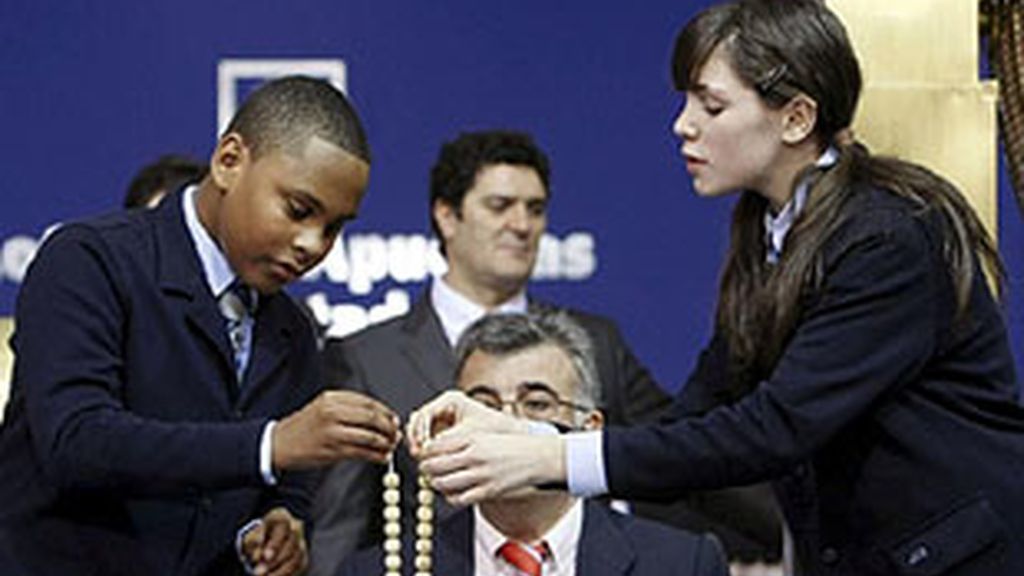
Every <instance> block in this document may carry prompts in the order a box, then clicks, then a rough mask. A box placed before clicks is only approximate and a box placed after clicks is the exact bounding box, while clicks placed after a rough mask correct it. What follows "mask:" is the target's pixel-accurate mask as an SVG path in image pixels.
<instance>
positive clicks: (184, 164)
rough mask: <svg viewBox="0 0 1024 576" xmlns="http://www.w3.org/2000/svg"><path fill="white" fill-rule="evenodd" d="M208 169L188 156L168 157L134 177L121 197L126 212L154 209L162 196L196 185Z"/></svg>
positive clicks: (150, 165)
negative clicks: (129, 210) (127, 209)
mask: <svg viewBox="0 0 1024 576" xmlns="http://www.w3.org/2000/svg"><path fill="white" fill-rule="evenodd" d="M207 170H208V167H207V165H206V164H203V163H202V162H198V161H196V160H193V159H192V158H189V157H188V156H181V155H178V154H167V155H165V156H161V157H160V158H157V159H156V160H155V161H154V162H152V163H150V164H146V165H145V166H143V167H142V168H140V169H139V171H138V172H136V173H135V176H134V177H132V181H131V183H129V184H128V191H127V192H126V193H125V196H124V202H123V204H124V207H125V208H156V206H157V205H158V204H160V201H161V200H163V198H164V196H167V195H168V194H175V193H176V192H178V191H179V190H181V189H182V188H184V187H185V186H188V185H190V184H196V183H198V182H199V181H200V180H202V179H203V177H204V176H206V172H207Z"/></svg>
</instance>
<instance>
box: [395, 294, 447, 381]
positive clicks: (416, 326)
mask: <svg viewBox="0 0 1024 576" xmlns="http://www.w3.org/2000/svg"><path fill="white" fill-rule="evenodd" d="M402 331H403V333H404V334H406V335H407V336H408V338H406V339H405V340H404V341H403V342H402V343H401V351H402V353H403V354H405V355H406V357H408V358H409V361H410V362H411V363H412V365H413V366H415V367H416V370H417V371H418V372H419V373H420V374H421V375H422V376H423V378H422V379H421V381H422V383H423V384H424V385H426V386H427V388H428V394H427V397H430V396H433V395H435V394H437V393H438V392H443V391H445V390H448V389H450V388H451V387H452V377H453V376H454V374H455V352H454V351H453V350H452V348H451V345H450V344H448V340H447V338H445V335H444V329H443V328H441V321H440V320H439V319H438V317H437V313H436V312H435V311H434V307H433V305H432V304H431V303H430V291H429V290H425V291H424V292H423V294H422V295H421V296H420V298H419V300H417V301H416V304H415V305H414V306H413V309H412V311H411V312H409V316H408V318H407V319H406V321H405V324H404V326H403V327H402Z"/></svg>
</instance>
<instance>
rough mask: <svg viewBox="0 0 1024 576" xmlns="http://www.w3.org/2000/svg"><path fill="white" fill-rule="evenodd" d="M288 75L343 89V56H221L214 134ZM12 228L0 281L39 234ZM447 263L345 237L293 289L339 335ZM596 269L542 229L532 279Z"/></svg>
mask: <svg viewBox="0 0 1024 576" xmlns="http://www.w3.org/2000/svg"><path fill="white" fill-rule="evenodd" d="M290 74H303V75H306V76H313V77H317V78H323V79H325V80H327V81H328V82H330V83H331V84H333V85H334V86H336V87H337V88H338V89H339V90H341V91H343V92H347V89H348V86H347V83H346V68H345V62H344V61H342V60H340V59H237V58H233V59H225V60H221V61H220V62H219V63H218V65H217V134H218V135H219V134H220V133H221V132H222V131H223V130H224V128H226V127H227V124H228V122H230V120H231V118H232V116H234V114H235V111H236V110H237V109H238V106H239V104H240V103H241V102H242V101H243V100H245V98H246V97H247V96H248V95H249V93H251V92H252V91H253V90H255V89H256V88H258V87H259V86H260V84H262V83H263V82H266V81H268V80H272V79H274V78H279V77H281V76H287V75H290ZM58 225H59V224H55V225H53V226H51V227H50V228H48V229H47V230H46V231H45V232H44V233H43V234H42V235H40V236H38V237H36V236H31V235H26V234H13V235H11V236H8V237H6V238H0V281H3V282H5V283H6V282H12V283H14V284H20V283H21V281H22V280H23V279H24V277H25V272H26V270H27V269H28V266H29V264H30V263H31V261H32V258H33V257H34V256H35V254H36V251H37V250H38V249H39V245H40V244H41V243H42V241H43V240H44V239H45V237H46V236H47V235H48V234H49V233H50V232H52V231H53V230H54V229H56V227H57V226H58ZM446 269H447V266H446V264H445V261H444V257H442V256H441V253H440V251H439V249H438V242H437V239H436V238H432V237H431V236H429V235H426V234H402V233H393V232H388V231H373V232H362V233H358V234H351V235H343V236H341V237H339V238H338V241H337V242H336V243H335V245H334V248H333V249H332V250H331V252H330V253H329V254H328V255H327V257H326V258H325V259H324V261H323V262H322V263H320V265H319V266H317V267H316V268H315V269H313V270H311V271H310V272H309V273H308V274H306V275H305V276H304V277H303V278H302V280H301V281H300V282H299V285H298V286H297V287H296V290H295V292H296V293H298V294H301V295H302V296H301V298H302V300H303V301H304V302H305V303H306V305H307V307H308V309H309V310H310V311H311V312H312V313H313V315H314V316H315V317H316V319H317V321H319V322H320V323H321V324H323V325H324V326H326V327H327V334H328V335H330V336H338V337H340V336H344V335H347V334H351V333H353V332H356V331H359V330H361V329H363V328H365V327H366V326H368V325H370V324H374V323H377V322H382V321H384V320H387V319H390V318H393V317H395V316H399V315H401V314H405V313H406V312H408V311H409V308H410V306H411V303H412V299H411V295H410V291H411V290H412V289H413V287H414V286H413V285H416V284H420V283H422V282H424V281H425V280H427V278H429V277H434V276H439V275H441V274H444V272H445V271H446ZM596 271H597V250H596V243H595V238H594V235H593V234H592V233H591V232H589V231H574V232H568V233H566V234H564V235H562V236H558V235H555V234H550V233H548V234H544V236H543V237H542V238H541V242H540V250H539V252H538V255H537V265H536V267H535V268H534V270H533V275H532V280H533V281H563V282H581V281H585V280H587V279H589V278H590V277H592V276H593V275H594V273H595V272H596Z"/></svg>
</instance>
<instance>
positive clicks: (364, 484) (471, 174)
mask: <svg viewBox="0 0 1024 576" xmlns="http://www.w3.org/2000/svg"><path fill="white" fill-rule="evenodd" d="M549 179H550V166H549V160H548V157H547V155H546V154H545V153H544V151H543V150H541V149H540V147H539V146H537V144H536V143H535V142H534V140H533V138H532V137H531V136H530V135H528V134H526V133H523V132H515V131H506V130H484V131H477V132H465V133H462V134H460V135H459V136H458V137H457V138H455V139H454V140H452V141H450V142H447V143H445V144H444V145H443V146H442V147H441V149H440V152H439V154H438V158H437V161H436V162H435V164H434V166H433V168H432V170H431V174H430V194H429V209H430V215H431V222H432V224H433V227H434V231H435V233H436V235H437V237H438V239H439V240H440V242H441V251H442V253H443V254H444V257H445V259H446V261H447V263H448V271H447V273H446V274H445V275H444V276H443V277H441V278H438V279H436V280H435V281H434V282H432V284H431V285H430V286H429V288H428V289H427V291H426V293H425V294H423V295H422V296H421V297H420V298H419V299H418V300H417V301H416V302H415V303H414V304H413V307H412V310H411V311H410V312H409V313H408V314H406V315H404V316H402V317H399V318H396V319H394V320H391V321H389V322H386V323H383V324H380V325H377V326H373V327H370V328H368V329H366V330H364V331H362V332H360V333H358V334H355V335H353V336H351V337H348V338H345V339H341V340H330V341H328V343H327V345H326V348H325V352H324V365H325V370H324V372H325V380H326V382H327V385H328V386H336V387H340V388H343V389H347V390H354V391H358V392H361V393H365V394H367V395H369V396H372V397H374V398H377V399H379V400H381V401H382V402H384V403H385V404H387V405H388V406H391V407H392V408H393V409H395V410H396V411H397V412H398V413H399V414H401V415H402V416H403V417H405V416H407V415H408V414H409V413H410V412H411V411H412V410H413V409H414V408H416V407H418V406H420V405H421V404H422V403H424V402H426V401H427V400H428V399H429V398H430V397H431V396H433V395H435V394H437V393H438V392H440V391H443V390H446V389H449V388H450V387H451V386H452V384H453V375H454V373H455V355H454V353H453V350H454V346H455V343H456V341H457V340H458V338H459V337H460V336H461V335H462V333H463V331H464V330H465V329H466V328H467V327H468V326H469V325H470V324H472V323H473V322H474V321H475V320H477V319H479V318H481V317H483V316H485V315H486V314H491V313H496V312H505V313H524V312H526V311H527V310H528V309H533V310H540V309H553V308H558V307H557V306H554V305H552V304H551V303H546V302H540V301H537V300H533V299H531V298H530V297H529V294H528V282H529V279H530V274H531V272H532V271H533V267H534V264H535V262H536V259H537V251H538V246H539V243H540V238H541V236H542V235H543V233H544V231H545V229H546V227H547V214H548V204H549V202H550V200H551V191H550V186H549ZM570 313H571V315H572V317H573V318H574V319H575V320H576V321H577V322H579V323H580V324H581V325H582V326H583V328H584V329H585V330H586V331H587V333H588V334H589V336H590V338H591V341H592V342H593V343H594V350H595V360H596V363H597V369H598V373H599V375H600V378H599V380H600V382H601V386H602V391H601V392H602V396H603V397H604V399H605V402H604V406H605V409H606V416H607V419H608V421H609V422H611V423H612V424H631V423H637V422H642V421H649V420H653V419H655V418H656V417H657V416H658V415H659V414H661V412H662V411H663V409H664V408H665V407H666V406H667V405H668V404H669V398H668V397H667V396H666V395H665V394H664V392H662V390H661V388H660V387H659V386H658V385H657V383H656V382H654V380H653V379H652V378H651V375H650V373H649V372H648V371H647V370H646V368H644V367H643V366H642V365H641V363H640V362H639V361H638V360H637V358H636V357H635V356H634V354H633V352H632V351H631V350H630V348H629V346H628V345H627V344H626V342H625V340H624V339H623V337H622V335H621V334H620V333H619V330H618V328H617V327H616V325H615V323H614V322H612V321H611V320H610V319H608V318H605V317H601V316H597V315H594V314H588V313H584V312H579V311H575V310H573V311H570ZM396 465H397V469H398V471H399V472H400V473H401V474H403V475H410V474H412V473H413V472H414V470H415V469H416V468H415V464H414V463H413V461H412V460H411V459H409V457H408V453H407V452H406V451H405V450H404V449H403V450H399V452H398V453H397V455H396ZM382 474H383V468H382V467H379V466H372V465H368V464H363V463H357V462H344V463H341V464H338V465H336V466H334V467H332V469H331V470H330V471H329V472H328V473H327V475H326V479H325V481H324V483H323V484H322V486H321V487H320V489H319V491H318V493H317V498H316V501H315V503H314V507H313V510H314V527H313V536H312V558H313V564H312V567H311V572H312V574H314V575H315V576H322V575H326V574H333V573H335V572H336V571H337V567H338V565H339V564H340V563H341V561H342V560H343V559H344V558H345V557H346V556H347V555H348V554H350V553H351V552H352V551H353V550H355V549H356V548H359V547H365V546H368V545H370V544H373V543H375V542H378V541H379V540H380V534H381V529H382V524H381V520H380V518H381V503H380V502H381V500H380V490H381V488H380V486H381V482H380V478H381V475H382ZM409 490H410V492H409V493H408V494H406V498H405V499H403V502H405V503H406V505H408V506H411V502H413V500H412V498H411V497H412V496H413V493H412V492H411V487H409ZM644 512H648V511H647V510H644ZM773 512H774V510H772V511H771V512H769V513H768V518H767V519H765V520H762V521H761V522H760V523H759V524H758V525H757V526H758V527H761V526H767V528H766V529H764V530H762V531H761V533H758V534H756V535H755V536H752V537H750V539H751V540H756V539H757V538H758V537H761V541H768V544H759V547H763V548H767V549H777V548H778V542H779V541H780V540H781V530H780V529H779V521H778V519H777V517H776V516H775V515H774V514H773ZM450 513H451V508H450V507H448V506H446V505H444V504H443V503H439V509H438V514H439V515H440V516H442V517H446V516H447V515H448V514H450ZM698 517H699V518H700V522H701V523H703V524H704V525H705V526H706V527H707V528H706V529H710V528H716V529H717V527H718V525H717V524H715V523H714V522H708V521H707V520H705V519H704V518H703V517H702V516H700V515H699V513H698V512H693V513H692V514H690V515H689V516H688V517H687V520H688V521H690V520H696V518H698ZM764 532H767V533H768V534H767V535H766V536H765V535H763V533H764ZM773 544H774V546H773ZM776 557H777V556H776Z"/></svg>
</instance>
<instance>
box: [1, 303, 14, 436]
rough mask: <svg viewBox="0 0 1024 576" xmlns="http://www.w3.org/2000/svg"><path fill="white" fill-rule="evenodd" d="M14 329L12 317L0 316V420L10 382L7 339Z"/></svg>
mask: <svg viewBox="0 0 1024 576" xmlns="http://www.w3.org/2000/svg"><path fill="white" fill-rule="evenodd" d="M13 331H14V318H9V317H8V318H0V420H3V417H4V415H3V410H2V407H3V406H6V405H7V394H8V390H9V389H10V383H11V367H12V365H13V364H14V358H13V357H12V356H11V348H10V346H8V345H7V340H8V339H9V338H10V337H11V332H13Z"/></svg>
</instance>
